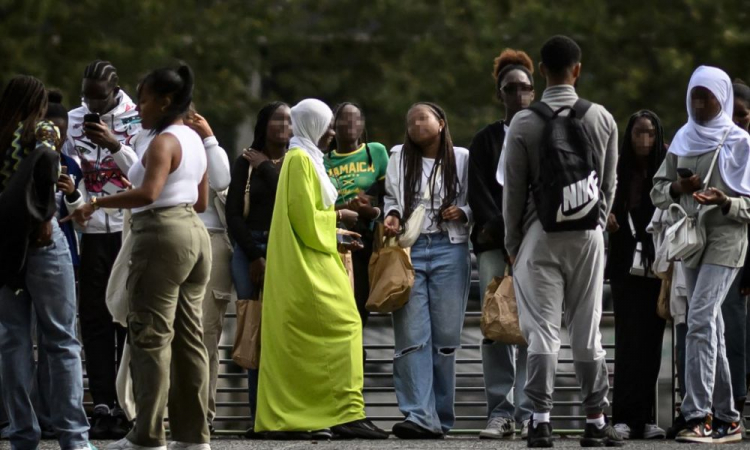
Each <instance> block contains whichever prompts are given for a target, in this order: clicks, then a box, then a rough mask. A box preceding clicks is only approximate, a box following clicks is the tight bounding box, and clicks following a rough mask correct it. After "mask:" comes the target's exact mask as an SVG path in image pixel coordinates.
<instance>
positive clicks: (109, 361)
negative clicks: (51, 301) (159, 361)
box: [67, 60, 141, 439]
mask: <svg viewBox="0 0 750 450" xmlns="http://www.w3.org/2000/svg"><path fill="white" fill-rule="evenodd" d="M82 92H83V105H81V106H80V107H79V108H76V109H74V110H72V111H70V113H69V124H68V140H69V141H70V145H69V146H68V147H67V148H69V151H70V153H69V156H72V157H73V158H74V159H75V160H76V161H77V162H79V165H80V167H81V169H82V170H83V179H82V180H81V181H80V183H79V185H78V190H79V191H80V192H81V193H82V194H83V195H82V196H81V197H80V198H79V199H78V202H74V203H67V209H68V211H75V209H76V208H77V207H78V206H80V204H81V203H85V202H87V201H90V200H91V199H93V198H95V197H96V198H99V197H105V196H107V195H112V194H116V193H118V192H121V191H122V190H124V189H125V188H126V184H125V182H124V181H123V179H124V178H125V177H126V174H127V173H128V170H129V169H130V168H131V166H133V165H134V164H135V163H136V162H137V161H138V156H137V155H136V152H135V151H134V150H133V148H132V147H131V146H130V141H131V139H132V138H133V136H135V135H136V134H137V133H138V132H139V131H140V129H141V126H140V118H139V117H138V112H137V111H136V106H135V104H134V103H133V101H132V100H131V99H130V97H128V95H127V94H126V93H125V91H123V90H122V89H121V88H120V87H119V85H118V77H117V70H116V69H115V67H114V66H113V65H112V64H111V63H110V62H108V61H101V60H96V61H93V62H92V63H91V64H89V65H88V66H86V69H85V70H84V73H83V83H82ZM87 119H89V120H87ZM122 221H123V212H122V211H121V210H119V209H107V210H103V209H99V210H97V211H96V212H95V213H94V214H93V216H92V217H91V219H90V220H89V221H88V222H87V223H86V224H85V225H83V228H82V231H83V234H82V237H81V243H80V244H81V245H80V247H81V254H80V259H81V260H80V267H79V281H80V285H79V286H80V293H79V294H80V300H79V305H78V310H79V320H80V326H81V337H82V339H83V349H84V352H85V353H86V374H87V376H88V380H89V392H90V393H91V397H92V399H93V403H94V411H93V414H92V426H91V437H92V439H120V438H122V437H124V436H125V434H126V433H127V432H128V430H129V429H130V423H129V422H128V421H127V419H126V418H125V414H124V413H123V412H122V410H121V409H120V408H118V407H117V392H116V390H115V379H116V377H117V367H118V363H117V362H116V361H119V360H120V357H121V355H122V348H123V345H124V342H125V329H124V328H123V327H121V326H119V325H117V324H115V323H114V322H113V321H112V315H111V314H110V313H109V310H108V309H107V304H106V301H105V298H106V291H107V283H108V281H109V276H110V273H111V271H112V266H113V265H114V262H115V259H116V258H117V254H118V253H119V251H120V247H121V245H122Z"/></svg>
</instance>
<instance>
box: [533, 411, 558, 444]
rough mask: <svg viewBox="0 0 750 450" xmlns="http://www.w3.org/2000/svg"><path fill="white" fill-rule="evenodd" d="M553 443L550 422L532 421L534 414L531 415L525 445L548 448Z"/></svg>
mask: <svg viewBox="0 0 750 450" xmlns="http://www.w3.org/2000/svg"><path fill="white" fill-rule="evenodd" d="M553 445H554V444H553V443H552V424H550V423H549V422H542V423H534V416H531V420H530V421H529V435H528V437H527V438H526V446H527V447H529V448H548V447H552V446H553Z"/></svg>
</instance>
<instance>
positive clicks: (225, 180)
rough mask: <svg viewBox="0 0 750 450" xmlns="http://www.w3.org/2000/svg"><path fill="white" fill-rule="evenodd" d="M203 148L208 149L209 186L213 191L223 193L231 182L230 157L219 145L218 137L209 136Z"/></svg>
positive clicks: (204, 140)
mask: <svg viewBox="0 0 750 450" xmlns="http://www.w3.org/2000/svg"><path fill="white" fill-rule="evenodd" d="M203 146H204V147H205V148H206V158H207V159H208V184H209V186H211V189H213V190H214V191H217V192H221V191H223V190H224V189H226V188H227V187H229V183H230V182H231V180H232V178H231V174H230V170H229V157H228V156H227V152H226V151H224V149H223V148H221V146H220V145H219V141H218V140H217V139H216V136H208V137H206V138H205V139H203Z"/></svg>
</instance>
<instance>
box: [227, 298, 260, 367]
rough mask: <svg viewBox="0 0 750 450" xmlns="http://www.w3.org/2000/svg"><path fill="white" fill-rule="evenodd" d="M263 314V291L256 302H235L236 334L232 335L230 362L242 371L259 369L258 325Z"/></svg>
mask: <svg viewBox="0 0 750 450" xmlns="http://www.w3.org/2000/svg"><path fill="white" fill-rule="evenodd" d="M262 313H263V291H261V293H260V298H259V299H258V300H237V332H236V334H235V335H234V347H233V348H232V360H233V361H234V362H235V363H237V365H238V366H240V367H242V368H243V369H255V370H257V369H258V368H259V367H260V323H261V318H262Z"/></svg>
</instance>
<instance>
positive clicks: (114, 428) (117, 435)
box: [109, 407, 133, 440]
mask: <svg viewBox="0 0 750 450" xmlns="http://www.w3.org/2000/svg"><path fill="white" fill-rule="evenodd" d="M132 428H133V422H131V421H129V420H128V417H127V416H126V415H125V411H123V410H122V408H117V407H116V408H115V409H113V410H112V419H111V421H110V427H109V439H115V440H120V439H122V438H124V437H125V436H127V435H128V433H130V430H131V429H132Z"/></svg>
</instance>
